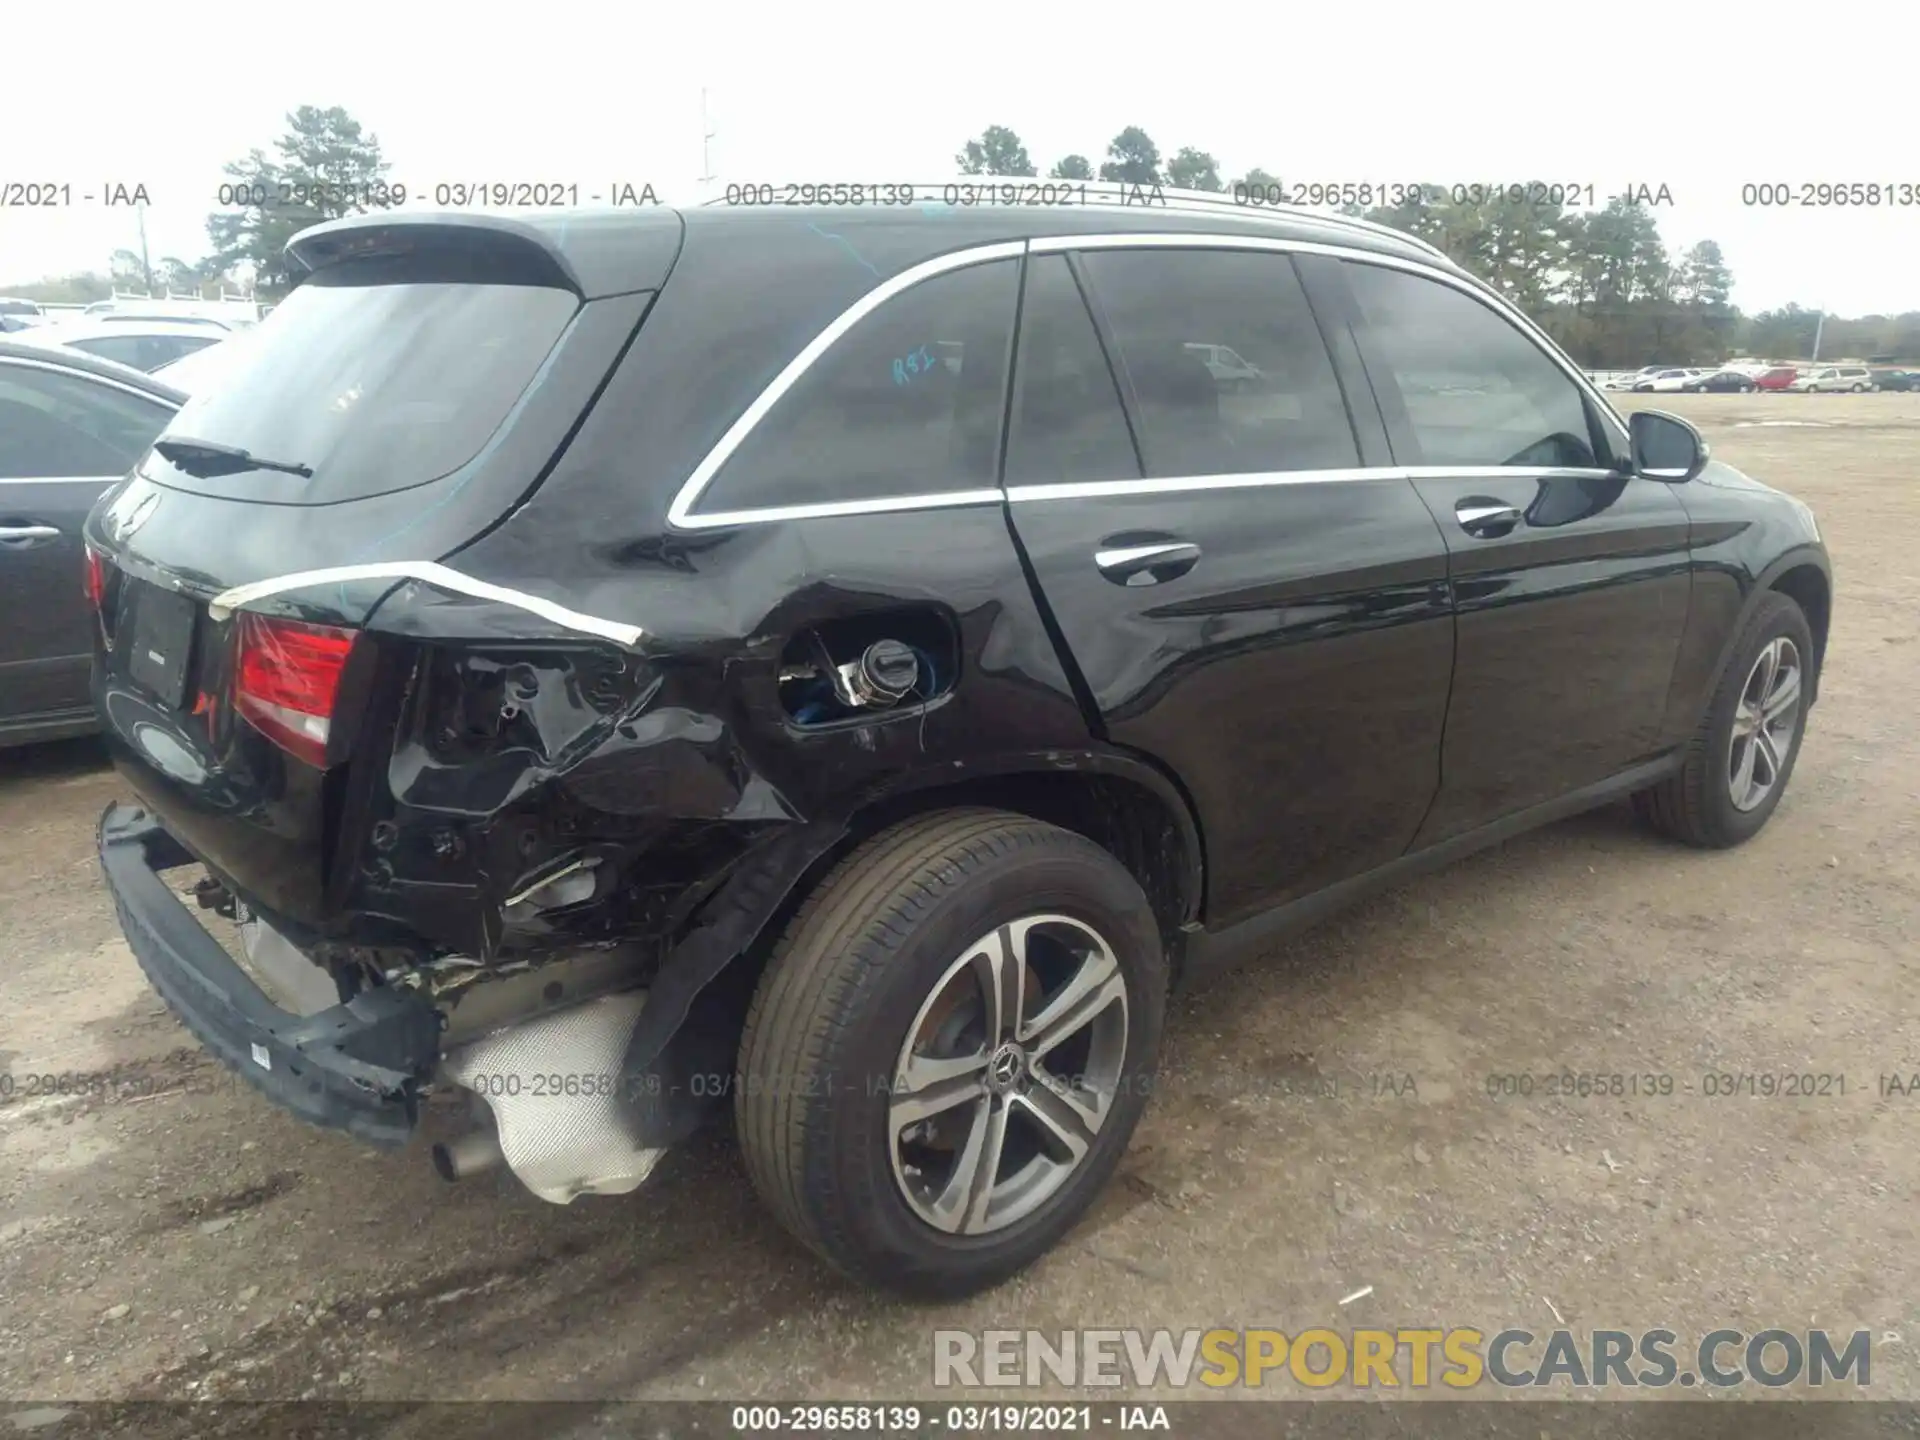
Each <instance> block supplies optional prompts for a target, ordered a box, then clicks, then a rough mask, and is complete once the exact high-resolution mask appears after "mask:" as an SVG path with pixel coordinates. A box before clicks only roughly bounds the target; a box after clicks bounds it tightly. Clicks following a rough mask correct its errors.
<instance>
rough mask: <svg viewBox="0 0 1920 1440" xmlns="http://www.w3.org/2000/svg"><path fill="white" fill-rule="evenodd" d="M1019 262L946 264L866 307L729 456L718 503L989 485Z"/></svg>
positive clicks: (708, 508) (748, 506) (717, 486)
mask: <svg viewBox="0 0 1920 1440" xmlns="http://www.w3.org/2000/svg"><path fill="white" fill-rule="evenodd" d="M1019 273H1020V271H1019V266H1018V264H1017V263H1016V262H1014V261H1012V260H996V261H992V262H989V263H988V264H985V265H974V266H969V267H968V268H966V269H964V270H955V271H952V272H950V273H949V274H946V275H937V276H935V277H934V278H933V279H931V280H926V281H923V282H922V283H920V284H918V285H915V286H914V287H913V288H912V289H910V290H906V291H904V292H902V293H901V294H899V295H896V296H894V297H893V298H892V299H891V300H888V301H887V302H886V303H885V304H883V305H881V306H880V307H879V308H878V309H877V310H875V311H873V312H872V313H871V314H869V315H866V316H864V317H862V318H861V320H860V321H859V322H858V323H857V324H855V325H854V327H853V328H852V329H851V330H849V331H848V332H847V333H846V334H845V335H842V336H841V337H840V339H839V340H838V341H837V342H836V343H835V344H834V346H833V348H832V349H830V350H828V351H827V353H826V354H824V355H822V356H821V357H820V358H819V359H818V360H816V361H815V362H814V363H813V364H812V365H811V366H810V367H809V368H808V369H807V370H806V372H805V373H804V374H802V375H801V377H800V379H799V380H798V381H797V382H795V384H794V386H793V388H792V389H790V390H788V391H787V393H786V394H785V395H783V396H782V397H781V398H780V400H779V401H778V402H777V403H776V404H775V405H774V407H773V409H771V410H770V411H768V412H767V414H766V415H765V417H764V418H762V420H761V421H760V423H759V424H758V425H756V426H755V427H754V428H753V430H752V431H751V432H750V433H749V434H748V436H747V438H746V440H745V441H744V442H742V444H741V446H740V448H739V449H738V450H736V451H734V453H733V454H732V456H731V457H729V458H728V460H727V462H726V464H725V465H723V466H722V467H721V468H720V473H719V474H718V475H717V476H716V477H715V478H714V481H713V483H712V485H711V486H709V487H708V489H707V491H706V492H705V493H704V494H703V495H702V496H701V497H700V502H699V505H698V506H697V509H698V510H699V511H701V512H706V513H713V512H717V511H726V510H752V509H761V508H765V507H768V506H776V505H814V504H820V503H823V502H831V501H837V500H877V499H882V498H886V497H889V496H896V495H936V494H940V493H942V492H945V491H950V490H978V489H981V488H991V487H992V486H993V485H994V484H995V483H996V480H995V475H994V470H995V464H996V461H997V459H998V453H997V452H998V449H999V439H1000V415H1001V408H1002V406H1003V405H1004V404H1005V400H1006V381H1007V353H1008V351H1009V350H1010V349H1011V348H1012V343H1013V306H1014V292H1015V287H1016V285H1017V283H1018V280H1019Z"/></svg>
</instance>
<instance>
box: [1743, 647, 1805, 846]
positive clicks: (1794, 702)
mask: <svg viewBox="0 0 1920 1440" xmlns="http://www.w3.org/2000/svg"><path fill="white" fill-rule="evenodd" d="M1800 680H1801V667H1800V651H1799V650H1798V648H1796V647H1795V645H1794V643H1793V641H1791V640H1789V639H1788V638H1787V637H1786V636H1784V635H1781V636H1777V637H1775V638H1774V639H1772V640H1770V641H1768V642H1767V644H1766V646H1765V648H1763V649H1762V650H1761V651H1760V654H1759V655H1758V656H1757V657H1755V659H1754V662H1753V668H1752V669H1751V670H1749V671H1748V672H1747V683H1746V684H1745V685H1743V686H1741V687H1740V703H1739V706H1738V708H1737V709H1735V711H1734V715H1733V743H1732V746H1731V747H1730V749H1729V751H1728V754H1727V790H1728V794H1729V795H1730V796H1731V797H1732V800H1733V805H1734V808H1735V809H1736V810H1742V811H1746V810H1753V809H1757V808H1758V807H1759V805H1760V804H1761V802H1763V801H1764V800H1765V799H1766V798H1767V796H1769V795H1771V794H1772V793H1773V791H1774V789H1775V787H1776V786H1778V785H1779V783H1780V772H1781V770H1782V768H1783V767H1784V766H1785V765H1786V760H1787V756H1788V755H1789V754H1790V753H1791V752H1792V750H1793V737H1794V731H1795V728H1796V727H1797V726H1798V725H1799V723H1800Z"/></svg>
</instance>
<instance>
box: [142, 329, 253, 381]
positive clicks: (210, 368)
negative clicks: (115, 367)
mask: <svg viewBox="0 0 1920 1440" xmlns="http://www.w3.org/2000/svg"><path fill="white" fill-rule="evenodd" d="M252 338H253V336H252V333H251V332H250V331H246V330H242V331H238V332H236V333H235V334H234V335H232V336H230V337H229V338H228V339H225V340H222V341H221V342H220V343H219V344H218V345H207V346H203V347H202V348H200V349H198V350H195V351H194V352H193V353H192V354H191V355H182V356H181V357H180V358H179V359H178V360H169V361H168V362H167V363H166V364H165V365H162V366H161V367H160V368H159V369H158V370H155V371H154V372H153V378H154V379H156V380H159V381H161V382H163V383H165V384H168V385H171V386H173V388H174V389H176V390H184V391H186V393H187V394H189V395H204V394H206V393H207V392H208V391H210V390H211V389H213V387H214V386H216V385H218V384H219V383H220V382H221V381H222V379H223V378H224V377H225V376H226V375H227V374H228V373H230V372H231V371H232V369H233V366H234V362H235V361H237V360H239V359H241V358H242V357H244V356H245V355H246V353H247V351H248V348H249V345H250V342H251V340H252Z"/></svg>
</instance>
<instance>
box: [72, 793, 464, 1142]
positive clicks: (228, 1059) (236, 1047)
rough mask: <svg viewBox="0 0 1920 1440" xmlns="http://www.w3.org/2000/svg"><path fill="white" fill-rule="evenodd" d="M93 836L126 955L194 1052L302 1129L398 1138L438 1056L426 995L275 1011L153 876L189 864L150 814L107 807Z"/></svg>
mask: <svg viewBox="0 0 1920 1440" xmlns="http://www.w3.org/2000/svg"><path fill="white" fill-rule="evenodd" d="M98 841H99V849H100V868H101V871H102V873H103V874H104V875H105V876H106V881H107V889H108V890H109V891H110V892H112V895H113V903H114V907H115V908H116V909H117V910H118V911H119V912H120V925H121V928H122V929H123V930H124V931H125V932H126V937H127V943H128V945H129V946H131V947H132V950H133V953H134V958H135V959H137V960H138V961H139V962H140V968H141V969H142V970H144V971H145V972H146V975H147V979H148V980H149V981H150V982H151V983H152V985H153V988H154V989H155V990H157V991H158V992H159V993H160V996H161V998H162V999H164V1000H165V1001H166V1002H167V1005H168V1006H169V1007H170V1008H171V1009H172V1010H173V1013H174V1014H175V1015H177V1016H178V1017H179V1018H180V1021H181V1023H182V1024H184V1025H185V1026H186V1027H187V1029H189V1030H191V1031H192V1032H193V1034H194V1035H195V1036H196V1037H197V1038H198V1039H199V1041H200V1043H201V1044H202V1045H204V1046H205V1047H206V1048H207V1049H208V1050H209V1051H210V1052H211V1053H212V1054H213V1055H214V1056H216V1057H217V1058H218V1059H219V1060H220V1061H221V1062H222V1063H223V1064H225V1065H226V1066H227V1067H228V1068H230V1069H231V1070H233V1071H234V1072H235V1073H236V1074H239V1075H241V1076H242V1077H244V1078H245V1079H246V1080H247V1081H248V1082H249V1083H251V1084H252V1085H253V1087H254V1088H255V1089H257V1090H259V1091H260V1092H261V1093H262V1094H263V1095H266V1096H267V1097H268V1098H270V1099H272V1100H274V1101H276V1102H278V1103H279V1104H281V1105H283V1106H285V1107H286V1108H287V1109H289V1110H291V1111H292V1112H293V1113H294V1114H296V1115H298V1116H299V1117H300V1118H301V1119H303V1120H306V1121H308V1122H309V1123H311V1124H315V1125H323V1126H327V1127H329V1128H332V1129H338V1130H345V1131H348V1132H349V1133H351V1134H353V1135H356V1136H358V1137H359V1138H360V1139H362V1140H366V1141H369V1142H371V1143H373V1144H376V1145H387V1146H399V1145H404V1144H405V1143H406V1141H407V1139H408V1138H409V1137H410V1136H411V1135H412V1133H413V1129H414V1125H415V1123H416V1121H417V1120H418V1118H419V1095H420V1087H421V1085H422V1083H423V1082H424V1081H425V1080H426V1079H427V1078H428V1077H429V1076H431V1074H432V1072H433V1068H434V1065H435V1063H436V1061H437V1059H438V1055H439V1045H440V1022H439V1017H438V1016H437V1015H436V1014H435V1013H434V1010H433V1008H432V1006H430V1005H429V1004H428V1003H427V1002H426V1000H425V999H424V998H422V997H421V996H420V995H418V994H416V993H415V992H413V991H410V990H401V989H392V988H386V989H375V990H369V991H367V992H366V993H364V994H361V995H357V996H355V997H354V998H353V999H352V1000H350V1001H348V1002H347V1003H346V1004H344V1005H337V1006H335V1007H334V1008H333V1009H331V1010H324V1011H322V1012H320V1013H319V1014H317V1015H296V1014H294V1013H292V1012H291V1011H287V1010H282V1009H281V1008H280V1007H279V1006H277V1005H275V1004H274V1003H273V1001H272V1000H271V999H270V998H269V997H268V995H267V993H266V992H265V991H264V990H262V989H261V988H260V987H259V986H258V985H257V984H255V983H254V981H253V979H252V978H251V977H250V976H249V975H248V974H247V973H246V971H244V970H243V969H241V968H240V966H239V965H237V964H236V963H235V962H234V961H233V959H232V957H231V956H229V955H228V954H227V952H226V951H225V950H224V949H223V948H222V947H221V945H220V942H219V941H217V940H215V939H214V938H213V936H211V935H209V934H208V933H207V932H206V930H205V929H204V928H203V927H202V926H201V925H200V922H199V921H198V920H197V919H195V918H194V916H193V914H192V912H191V911H189V910H188V909H187V907H186V906H185V905H183V904H182V903H181V901H180V898H179V897H178V896H177V895H175V894H174V892H173V891H172V890H171V889H169V888H168V887H167V885H166V882H165V881H163V880H162V879H161V878H160V872H161V871H164V870H172V869H175V868H177V867H178V866H181V865H188V864H192V863H194V857H193V856H192V855H191V854H190V853H189V852H188V851H187V850H186V848H185V847H184V846H182V845H181V844H180V842H179V841H178V840H175V839H174V838H173V836H171V835H169V834H168V833H167V831H166V830H165V829H164V828H162V826H161V824H160V822H159V821H158V820H157V819H155V818H154V817H153V816H151V815H149V814H148V813H147V812H146V811H144V810H141V809H139V808H137V807H135V806H131V805H117V804H116V805H109V806H108V807H107V809H106V810H105V812H104V813H102V815H101V816H100V826H99V831H98Z"/></svg>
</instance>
